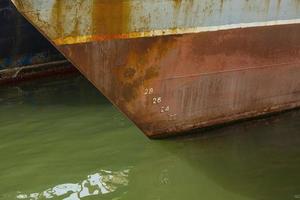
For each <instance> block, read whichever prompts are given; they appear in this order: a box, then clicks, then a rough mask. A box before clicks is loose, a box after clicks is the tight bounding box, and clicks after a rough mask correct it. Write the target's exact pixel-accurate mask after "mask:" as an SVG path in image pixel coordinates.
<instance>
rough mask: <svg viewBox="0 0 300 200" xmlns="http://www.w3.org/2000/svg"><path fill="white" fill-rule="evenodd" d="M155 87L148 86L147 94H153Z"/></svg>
mask: <svg viewBox="0 0 300 200" xmlns="http://www.w3.org/2000/svg"><path fill="white" fill-rule="evenodd" d="M153 92H154V89H153V88H146V89H145V95H149V94H153Z"/></svg>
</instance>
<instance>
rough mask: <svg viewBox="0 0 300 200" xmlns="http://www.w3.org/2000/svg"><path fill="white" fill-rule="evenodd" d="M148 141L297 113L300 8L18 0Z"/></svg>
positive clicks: (235, 1) (267, 2)
mask: <svg viewBox="0 0 300 200" xmlns="http://www.w3.org/2000/svg"><path fill="white" fill-rule="evenodd" d="M13 2H14V3H15V5H16V7H17V8H18V9H19V11H20V12H21V13H22V14H23V15H24V16H25V17H26V18H27V19H28V20H29V21H30V22H31V23H33V24H34V25H35V26H36V27H37V28H38V29H39V30H40V31H41V32H42V33H43V34H44V35H45V36H46V37H47V38H48V39H49V40H50V41H52V42H53V43H54V44H55V45H56V47H57V48H58V49H59V50H60V51H61V52H62V53H63V54H64V55H65V56H66V57H67V58H68V59H69V60H70V61H71V62H72V63H73V64H74V65H75V66H76V67H77V68H78V69H79V70H80V71H81V72H82V73H83V74H84V75H85V76H86V77H87V78H88V79H89V80H90V81H91V82H92V83H93V84H94V85H95V86H96V87H97V88H98V89H99V90H100V91H101V92H102V93H103V94H104V95H105V96H107V97H108V98H109V99H110V100H111V101H112V102H113V103H114V104H115V105H116V106H117V107H118V108H119V109H120V110H121V111H123V112H124V113H125V114H126V115H127V116H128V117H129V118H130V119H131V120H132V121H133V122H135V123H136V125H137V126H138V127H139V128H140V129H141V130H143V132H144V133H145V134H146V135H148V136H150V137H159V136H166V135H170V134H176V133H179V132H182V131H186V130H191V129H194V128H199V127H206V126H210V125H215V124H219V123H224V122H229V121H233V120H237V119H243V118H248V117H253V116H258V115H262V114H266V113H270V112H276V111H281V110H284V109H290V108H294V107H297V106H299V105H300V36H299V35H300V12H298V11H299V9H300V8H299V6H300V2H299V1H298V0H287V1H278V0H264V1H258V0H255V1H247V0H243V1H240V0H231V1H229V0H216V1H210V0H206V1H196V0H195V1H193V0H192V1H188V0H179V1H178V0H146V1H134V0H132V1H128V0H122V1H119V0H118V1H117V0H115V1H114V0H113V1H106V0H85V1H83V0H82V1H80V0H78V1H73V0H60V1H59V0H57V1H56V0H50V1H47V0H28V1H19V0H13Z"/></svg>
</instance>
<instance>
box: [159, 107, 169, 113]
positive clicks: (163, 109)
mask: <svg viewBox="0 0 300 200" xmlns="http://www.w3.org/2000/svg"><path fill="white" fill-rule="evenodd" d="M169 111H170V106H162V107H161V108H160V112H161V113H164V112H169Z"/></svg>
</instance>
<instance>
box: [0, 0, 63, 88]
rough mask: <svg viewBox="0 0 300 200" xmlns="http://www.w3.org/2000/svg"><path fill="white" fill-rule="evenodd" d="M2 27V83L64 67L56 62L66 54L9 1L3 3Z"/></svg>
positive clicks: (0, 3)
mask: <svg viewBox="0 0 300 200" xmlns="http://www.w3.org/2000/svg"><path fill="white" fill-rule="evenodd" d="M0 30H1V31H0V84H1V83H3V82H7V81H12V80H15V79H21V78H24V77H29V76H31V77H34V76H37V75H39V76H41V75H44V74H45V75H46V74H49V72H50V71H52V73H53V68H55V69H56V70H57V69H62V67H61V66H57V67H54V64H57V63H56V62H54V61H62V60H65V59H64V58H63V56H62V55H61V54H60V53H59V52H58V51H57V50H56V49H55V48H54V47H53V46H52V45H51V44H50V43H49V41H47V40H46V39H45V38H44V37H43V36H42V35H41V34H40V33H39V32H38V31H37V30H36V29H35V28H34V27H33V26H32V25H31V24H30V23H28V22H27V21H26V20H25V19H24V17H23V16H22V15H20V14H19V13H18V11H17V10H16V9H15V7H14V6H13V4H12V3H11V2H10V1H9V0H1V2H0ZM33 42H34V45H33ZM52 62H54V63H53V64H52ZM50 63H51V64H52V65H51V64H50ZM60 64H61V63H60V62H59V63H58V65H60ZM64 64H65V65H66V62H65V63H64ZM21 69H22V72H21V73H20V71H19V70H21Z"/></svg>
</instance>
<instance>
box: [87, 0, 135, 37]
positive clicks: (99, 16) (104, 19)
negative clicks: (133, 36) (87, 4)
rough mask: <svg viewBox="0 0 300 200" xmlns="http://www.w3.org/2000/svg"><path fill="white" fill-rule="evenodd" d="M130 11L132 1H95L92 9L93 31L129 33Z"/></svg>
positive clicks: (105, 33)
mask: <svg viewBox="0 0 300 200" xmlns="http://www.w3.org/2000/svg"><path fill="white" fill-rule="evenodd" d="M130 13H131V5H130V1H120V0H102V1H94V3H93V11H92V20H93V25H92V26H93V33H94V34H104V35H121V34H123V33H128V29H129V23H130ZM93 39H94V38H93Z"/></svg>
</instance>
